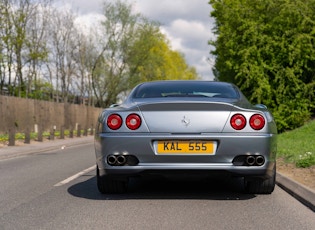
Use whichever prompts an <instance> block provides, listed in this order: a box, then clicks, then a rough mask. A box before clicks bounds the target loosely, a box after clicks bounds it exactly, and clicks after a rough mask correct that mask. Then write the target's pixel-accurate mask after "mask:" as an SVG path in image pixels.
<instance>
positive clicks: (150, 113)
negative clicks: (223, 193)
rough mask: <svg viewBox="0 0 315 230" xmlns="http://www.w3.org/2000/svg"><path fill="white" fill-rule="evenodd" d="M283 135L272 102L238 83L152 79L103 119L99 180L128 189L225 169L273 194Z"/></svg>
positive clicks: (113, 188)
mask: <svg viewBox="0 0 315 230" xmlns="http://www.w3.org/2000/svg"><path fill="white" fill-rule="evenodd" d="M276 135H277V128H276V124H275V121H274V119H273V117H272V114H271V113H270V112H269V111H268V109H267V108H266V106H264V105H251V104H250V103H249V102H248V100H247V99H246V98H245V96H244V95H243V94H242V92H241V91H240V90H239V89H238V88H237V87H236V86H235V85H233V84H230V83H226V82H215V81H197V80H196V81H191V80H187V81H153V82H145V83H142V84H139V85H137V86H136V87H135V88H134V89H133V90H132V91H131V93H130V94H129V96H128V97H127V99H126V100H125V101H124V102H123V103H122V104H121V105H113V106H111V107H110V108H107V109H105V110H104V111H103V112H102V113H101V114H100V116H99V118H98V126H97V131H96V134H95V154H96V165H97V186H98V189H99V191H100V192H101V193H121V192H125V191H126V190H127V188H128V179H129V178H130V177H133V176H141V175H165V176H171V175H181V176H183V177H185V176H186V175H194V174H196V175H204V176H211V175H214V174H217V173H222V174H223V175H232V176H238V177H242V178H244V182H245V186H244V188H245V190H246V192H248V193H257V194H259V193H265V194H268V193H272V191H273V190H274V186H275V175H276V161H275V158H276V150H277V144H276Z"/></svg>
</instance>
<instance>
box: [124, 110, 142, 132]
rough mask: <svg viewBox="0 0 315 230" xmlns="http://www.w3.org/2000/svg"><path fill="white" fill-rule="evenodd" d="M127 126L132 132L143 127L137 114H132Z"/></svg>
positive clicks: (129, 116) (128, 117)
mask: <svg viewBox="0 0 315 230" xmlns="http://www.w3.org/2000/svg"><path fill="white" fill-rule="evenodd" d="M126 125H127V127H128V128H129V129H131V130H136V129H138V128H139V127H140V125H141V118H140V116H139V115H137V114H134V113H133V114H130V115H128V116H127V118H126Z"/></svg>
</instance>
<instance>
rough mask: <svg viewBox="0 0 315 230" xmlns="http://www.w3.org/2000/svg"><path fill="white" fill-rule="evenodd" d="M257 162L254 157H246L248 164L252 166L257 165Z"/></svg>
mask: <svg viewBox="0 0 315 230" xmlns="http://www.w3.org/2000/svg"><path fill="white" fill-rule="evenodd" d="M255 162H256V160H255V157H253V156H247V157H246V164H248V165H250V166H252V165H254V164H255Z"/></svg>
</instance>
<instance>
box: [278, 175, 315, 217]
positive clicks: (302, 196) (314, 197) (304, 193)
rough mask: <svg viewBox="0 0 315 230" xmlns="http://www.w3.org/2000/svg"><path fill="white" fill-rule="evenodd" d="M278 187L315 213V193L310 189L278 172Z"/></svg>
mask: <svg viewBox="0 0 315 230" xmlns="http://www.w3.org/2000/svg"><path fill="white" fill-rule="evenodd" d="M276 178H277V179H276V183H277V185H278V186H279V187H280V188H282V189H283V190H285V191H286V192H287V193H289V194H290V195H291V196H293V197H294V198H295V199H297V200H298V201H300V202H301V203H302V204H304V205H305V206H307V207H308V208H310V209H311V210H312V211H313V212H315V193H314V191H312V190H311V189H309V188H308V187H306V186H304V185H302V184H300V183H298V182H296V181H293V180H291V179H290V178H288V177H286V176H284V175H283V174H281V173H279V172H277V177H276Z"/></svg>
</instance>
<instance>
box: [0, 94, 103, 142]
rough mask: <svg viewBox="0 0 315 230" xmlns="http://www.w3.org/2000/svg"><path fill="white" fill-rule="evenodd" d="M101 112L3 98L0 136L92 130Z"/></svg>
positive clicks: (82, 106)
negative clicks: (19, 133) (18, 133)
mask: <svg viewBox="0 0 315 230" xmlns="http://www.w3.org/2000/svg"><path fill="white" fill-rule="evenodd" d="M101 111H102V109H101V108H95V107H91V106H86V105H77V104H67V103H56V102H49V101H39V100H32V99H24V98H17V97H10V96H1V95H0V134H10V135H13V134H12V133H17V132H21V133H25V134H27V133H31V132H35V133H38V134H39V137H40V134H41V133H43V132H47V131H48V132H51V133H52V132H53V131H56V130H59V131H60V132H61V133H63V131H64V130H72V131H73V130H79V129H80V130H93V129H94V126H95V124H96V121H97V118H98V115H99V113H100V112H101ZM84 132H87V131H84ZM79 133H80V132H79Z"/></svg>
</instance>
